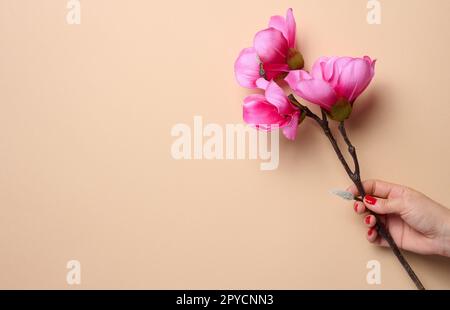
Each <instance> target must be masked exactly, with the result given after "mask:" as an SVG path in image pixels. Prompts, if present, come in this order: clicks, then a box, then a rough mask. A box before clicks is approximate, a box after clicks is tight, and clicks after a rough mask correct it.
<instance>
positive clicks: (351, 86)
mask: <svg viewBox="0 0 450 310" xmlns="http://www.w3.org/2000/svg"><path fill="white" fill-rule="evenodd" d="M373 74H374V69H373V64H372V61H368V60H367V59H362V58H354V59H352V60H351V61H349V62H348V63H347V64H346V65H345V67H343V69H342V72H341V74H340V76H339V81H338V82H337V85H336V92H337V93H338V94H339V95H340V96H342V97H344V98H346V99H347V100H348V101H350V102H353V101H355V100H356V98H358V96H359V95H361V93H362V92H363V91H364V90H365V89H366V88H367V86H368V85H369V84H370V81H371V80H372V78H373Z"/></svg>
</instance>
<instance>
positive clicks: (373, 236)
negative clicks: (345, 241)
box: [367, 227, 378, 243]
mask: <svg viewBox="0 0 450 310" xmlns="http://www.w3.org/2000/svg"><path fill="white" fill-rule="evenodd" d="M377 238H378V233H377V230H376V229H375V228H373V227H372V228H369V230H368V231H367V240H368V241H369V242H370V243H375V242H376V241H377Z"/></svg>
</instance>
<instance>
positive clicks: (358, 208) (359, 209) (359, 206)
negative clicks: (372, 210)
mask: <svg viewBox="0 0 450 310" xmlns="http://www.w3.org/2000/svg"><path fill="white" fill-rule="evenodd" d="M353 210H355V212H356V213H357V214H363V213H365V212H366V206H365V205H364V203H362V202H360V201H355V204H354V205H353Z"/></svg>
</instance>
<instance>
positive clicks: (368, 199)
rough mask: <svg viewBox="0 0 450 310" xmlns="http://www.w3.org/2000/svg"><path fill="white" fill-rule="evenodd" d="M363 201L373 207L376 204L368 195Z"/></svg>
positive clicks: (373, 198)
mask: <svg viewBox="0 0 450 310" xmlns="http://www.w3.org/2000/svg"><path fill="white" fill-rule="evenodd" d="M364 201H365V202H367V203H368V204H369V205H375V204H376V203H377V199H376V198H375V197H372V196H369V195H367V196H366V197H364Z"/></svg>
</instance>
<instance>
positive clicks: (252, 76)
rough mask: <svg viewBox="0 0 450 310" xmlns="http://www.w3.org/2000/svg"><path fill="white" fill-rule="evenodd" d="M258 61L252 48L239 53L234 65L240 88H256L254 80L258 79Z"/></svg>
mask: <svg viewBox="0 0 450 310" xmlns="http://www.w3.org/2000/svg"><path fill="white" fill-rule="evenodd" d="M259 69H260V61H259V59H258V55H257V54H256V51H255V50H254V49H253V48H246V49H244V50H242V51H241V53H240V54H239V57H238V58H237V60H236V62H235V64H234V72H235V75H236V80H237V82H238V83H239V85H241V86H242V87H246V88H256V87H257V86H256V80H257V79H259V78H260V74H259Z"/></svg>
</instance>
